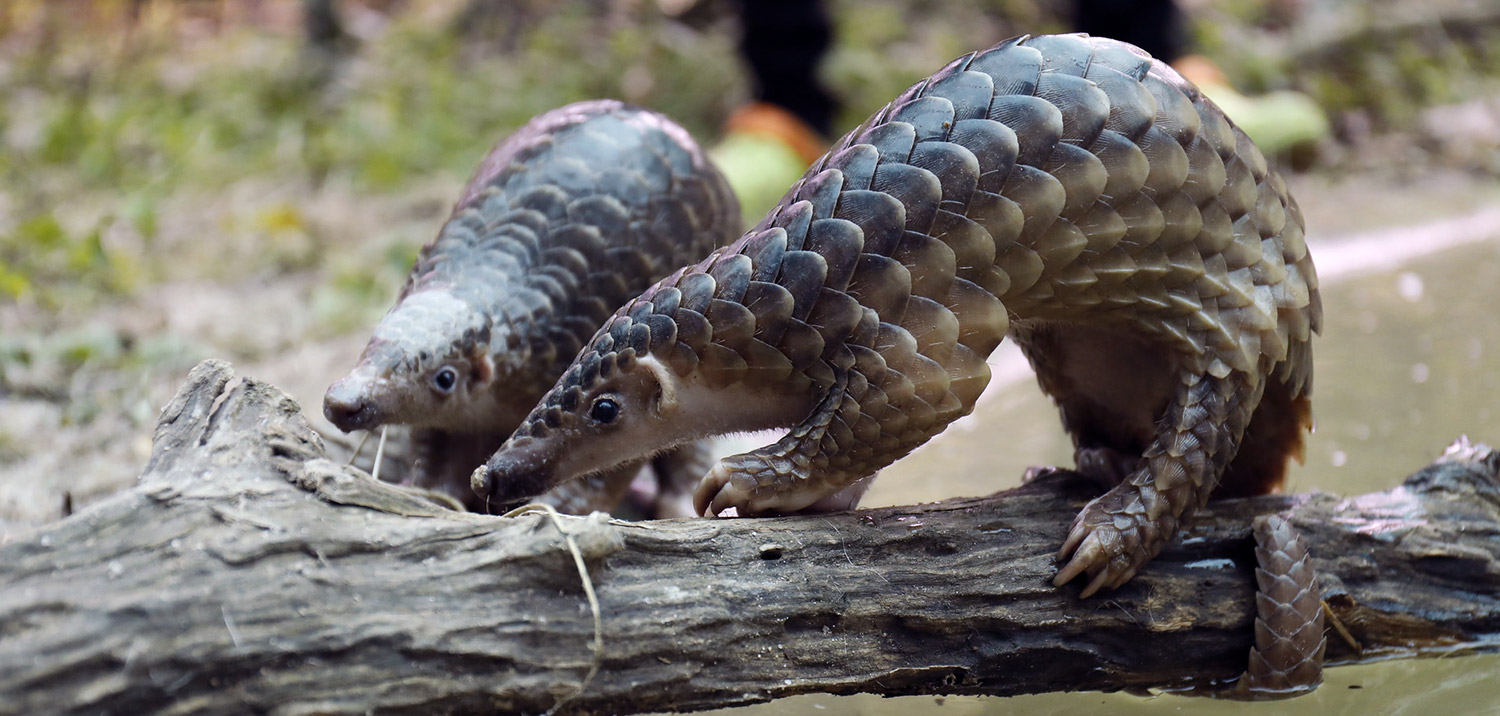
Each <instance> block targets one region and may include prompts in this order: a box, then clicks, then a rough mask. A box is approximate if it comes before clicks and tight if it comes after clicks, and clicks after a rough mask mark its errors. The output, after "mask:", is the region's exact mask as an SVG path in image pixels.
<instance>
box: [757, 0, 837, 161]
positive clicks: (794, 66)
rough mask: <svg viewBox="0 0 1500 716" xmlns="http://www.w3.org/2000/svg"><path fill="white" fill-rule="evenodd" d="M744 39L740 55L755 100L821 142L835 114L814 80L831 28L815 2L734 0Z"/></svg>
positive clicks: (832, 104) (830, 98)
mask: <svg viewBox="0 0 1500 716" xmlns="http://www.w3.org/2000/svg"><path fill="white" fill-rule="evenodd" d="M738 5H739V8H740V17H741V18H742V19H743V22H744V34H743V36H742V37H741V39H740V53H741V54H743V55H744V56H745V61H746V62H748V63H750V70H751V72H753V73H754V75H755V86H756V89H755V92H756V99H759V100H760V101H762V102H768V103H771V104H774V105H777V106H779V107H782V108H784V109H786V110H787V111H789V112H791V113H792V114H794V115H796V116H797V118H798V119H801V120H802V121H803V122H804V123H806V124H807V126H809V127H811V128H812V129H813V130H814V131H816V132H818V133H819V134H821V135H823V136H824V137H827V136H828V135H829V134H831V133H832V129H833V113H834V110H835V108H836V103H835V102H834V99H833V95H832V94H830V93H829V92H828V90H827V89H826V88H824V87H823V84H822V82H820V81H819V80H818V72H817V68H818V63H819V62H820V61H821V60H822V59H823V54H824V53H825V52H826V51H827V50H828V45H829V43H830V42H832V40H833V24H832V23H831V22H830V21H829V19H828V12H827V10H826V9H825V8H824V7H823V3H822V2H817V1H815V0H738Z"/></svg>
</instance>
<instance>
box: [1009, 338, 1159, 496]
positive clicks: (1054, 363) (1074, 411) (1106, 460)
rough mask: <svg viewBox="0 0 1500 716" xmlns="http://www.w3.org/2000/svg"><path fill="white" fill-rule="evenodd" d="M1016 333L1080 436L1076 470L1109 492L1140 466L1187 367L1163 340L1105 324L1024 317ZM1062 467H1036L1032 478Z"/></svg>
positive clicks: (1069, 428) (1064, 418) (1063, 415)
mask: <svg viewBox="0 0 1500 716" xmlns="http://www.w3.org/2000/svg"><path fill="white" fill-rule="evenodd" d="M1011 335H1012V336H1013V337H1014V338H1015V341H1016V343H1017V345H1019V346H1020V347H1021V350H1022V352H1023V353H1024V354H1025V355H1026V359H1027V360H1028V361H1029V362H1030V363H1031V367H1032V369H1033V370H1035V372H1036V376H1037V382H1038V383H1039V384H1040V385H1041V388H1042V392H1044V393H1046V394H1047V395H1049V396H1051V397H1052V400H1053V401H1054V402H1055V403H1056V404H1057V409H1058V414H1059V415H1060V417H1061V418H1062V424H1063V428H1064V429H1066V430H1067V432H1068V435H1069V437H1071V438H1072V440H1073V459H1074V465H1075V468H1074V469H1073V472H1077V473H1080V474H1083V475H1085V476H1088V477H1090V478H1092V479H1093V481H1094V482H1095V483H1096V484H1098V485H1099V489H1101V490H1108V489H1111V488H1114V487H1115V486H1117V485H1119V484H1121V483H1123V482H1124V481H1125V480H1126V478H1128V477H1129V476H1130V475H1131V474H1133V473H1135V472H1136V471H1137V470H1138V469H1139V468H1140V464H1141V454H1142V453H1144V452H1145V450H1146V447H1147V446H1148V445H1150V444H1151V441H1152V439H1153V438H1154V437H1155V436H1156V422H1157V420H1158V419H1159V418H1160V417H1161V415H1162V414H1163V412H1164V411H1165V410H1166V407H1167V402H1168V400H1169V399H1170V398H1171V395H1172V390H1173V388H1174V386H1175V384H1176V382H1177V381H1176V379H1175V375H1176V373H1177V372H1178V371H1179V370H1181V368H1180V367H1179V364H1180V361H1176V360H1163V356H1164V355H1166V356H1169V355H1171V352H1170V350H1169V349H1167V348H1166V347H1164V346H1162V345H1161V344H1160V343H1158V342H1156V341H1152V340H1149V339H1144V338H1141V337H1140V336H1139V335H1137V334H1135V333H1132V332H1130V331H1128V330H1125V329H1122V328H1119V327H1112V326H1100V325H1084V324H1076V323H1066V322H1050V321H1018V322H1016V323H1015V324H1013V325H1012V329H1011ZM1055 470H1056V468H1048V467H1032V468H1029V469H1028V470H1027V471H1026V474H1025V475H1023V476H1022V480H1023V482H1030V481H1032V480H1034V479H1037V478H1039V477H1042V476H1045V475H1047V474H1050V473H1052V472H1054V471H1055Z"/></svg>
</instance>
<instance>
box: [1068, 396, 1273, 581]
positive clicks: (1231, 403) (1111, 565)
mask: <svg viewBox="0 0 1500 716" xmlns="http://www.w3.org/2000/svg"><path fill="white" fill-rule="evenodd" d="M1178 380H1179V383H1178V385H1177V386H1176V388H1175V389H1174V390H1173V392H1172V398H1171V401H1170V403H1169V404H1168V406H1167V409H1166V411H1165V412H1164V414H1163V415H1162V417H1161V419H1160V420H1159V421H1158V423H1157V426H1156V437H1155V438H1154V440H1153V441H1152V443H1151V444H1150V445H1149V446H1148V447H1147V448H1146V450H1145V452H1144V453H1143V454H1142V456H1141V466H1140V467H1139V468H1138V469H1137V470H1136V471H1135V472H1134V473H1132V474H1131V475H1130V477H1129V478H1128V479H1127V480H1126V481H1125V482H1123V483H1121V484H1120V485H1118V486H1116V487H1115V488H1113V489H1111V490H1110V491H1109V492H1106V493H1105V494H1103V495H1101V496H1099V497H1098V498H1095V499H1094V500H1093V501H1091V502H1089V504H1088V505H1086V506H1084V508H1083V510H1082V511H1081V512H1079V513H1078V517H1077V518H1075V519H1074V520H1073V525H1072V528H1071V529H1070V530H1069V532H1068V537H1067V539H1066V540H1065V541H1064V542H1063V546H1062V549H1061V550H1060V551H1059V553H1058V555H1059V557H1060V558H1062V559H1067V560H1068V562H1067V564H1065V565H1063V567H1062V569H1060V570H1058V573H1057V576H1056V577H1055V578H1054V579H1053V584H1057V585H1062V584H1065V583H1067V582H1068V581H1069V580H1071V579H1073V578H1074V577H1076V576H1078V575H1079V574H1083V573H1085V572H1086V573H1088V574H1089V575H1091V576H1092V579H1091V580H1090V581H1089V583H1088V585H1087V586H1086V587H1084V589H1083V592H1082V596H1085V597H1087V596H1090V595H1092V594H1093V593H1094V592H1097V591H1099V589H1101V588H1103V587H1109V588H1111V589H1113V588H1115V587H1118V586H1120V585H1121V584H1124V583H1125V582H1126V581H1127V580H1129V579H1130V578H1131V577H1132V576H1134V575H1135V572H1136V570H1137V569H1139V568H1140V567H1141V565H1143V564H1145V563H1146V562H1147V561H1148V560H1150V559H1151V558H1152V557H1154V556H1156V554H1157V552H1160V551H1161V548H1162V546H1164V545H1165V544H1166V543H1167V542H1168V541H1170V540H1171V539H1172V538H1173V537H1174V536H1175V535H1176V534H1177V528H1178V525H1179V522H1180V520H1181V519H1182V518H1183V517H1185V516H1187V515H1189V514H1191V512H1192V511H1193V510H1195V509H1197V508H1198V507H1200V506H1202V505H1203V503H1204V502H1206V501H1207V500H1208V496H1209V494H1210V493H1212V492H1213V490H1214V488H1215V487H1216V486H1217V481H1218V476H1219V475H1221V474H1223V472H1224V468H1225V466H1226V465H1227V464H1228V463H1229V461H1230V460H1232V459H1233V458H1234V455H1235V452H1236V450H1237V447H1238V443H1239V440H1240V437H1241V435H1242V434H1243V433H1244V430H1245V425H1246V424H1247V423H1248V422H1249V420H1250V413H1251V411H1252V410H1253V408H1254V406H1255V405H1256V404H1257V403H1259V401H1260V394H1261V391H1262V389H1263V387H1264V384H1263V383H1262V382H1261V381H1260V380H1258V379H1257V378H1256V377H1254V376H1252V375H1250V374H1248V373H1243V372H1239V371H1231V372H1229V373H1228V374H1227V375H1225V376H1224V377H1222V378H1220V377H1215V376H1213V375H1212V374H1207V373H1205V374H1198V373H1193V372H1190V371H1183V372H1181V373H1180V374H1179V376H1178Z"/></svg>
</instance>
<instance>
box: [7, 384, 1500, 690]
mask: <svg viewBox="0 0 1500 716" xmlns="http://www.w3.org/2000/svg"><path fill="white" fill-rule="evenodd" d="M1088 497H1089V490H1088V488H1087V486H1086V483H1084V482H1083V481H1082V480H1081V479H1077V478H1075V477H1070V476H1068V475H1066V474H1064V475H1063V476H1062V477H1059V478H1056V479H1048V480H1044V481H1042V482H1040V483H1036V484H1031V485H1027V486H1024V487H1021V488H1018V489H1015V490H1010V491H1007V492H1003V493H999V494H996V495H993V496H990V497H986V498H980V499H956V500H948V501H944V502H940V503H935V504H926V505H918V506H908V507H888V508H880V509H872V510H860V511H857V512H853V513H847V514H833V515H826V516H807V517H788V518H775V519H738V520H737V519H727V520H706V519H695V520H674V521H663V522H654V523H624V522H617V521H613V520H610V519H608V518H607V517H605V516H603V515H598V514H596V515H593V516H590V517H587V518H564V520H563V526H564V527H566V529H567V530H568V531H569V532H570V533H571V534H573V535H574V537H575V540H576V542H577V543H578V545H579V548H580V553H581V555H582V556H583V558H584V561H585V562H586V563H587V565H588V567H589V575H590V578H591V580H592V582H593V585H594V586H595V588H596V589H597V592H598V596H599V600H600V603H601V606H602V618H603V621H602V623H603V633H602V638H603V658H602V663H601V666H602V668H601V670H600V671H599V673H598V675H597V677H596V678H595V679H594V680H593V681H592V683H590V684H589V685H588V688H587V689H586V690H584V691H583V692H582V693H581V694H578V695H577V696H576V698H573V699H572V700H571V701H569V702H568V703H567V704H566V705H565V706H564V707H563V712H565V713H576V714H594V713H617V714H623V713H638V712H645V711H662V710H693V709H703V708H710V707H722V706H733V705H741V704H749V703H755V702H760V701H766V700H769V699H773V698H777V697H781V696H788V695H792V694H801V693H810V692H831V693H840V694H848V693H856V692H873V693H880V694H886V695H900V694H939V693H942V694H997V695H1009V694H1022V693H1036V692H1044V691H1063V690H1067V691H1073V690H1096V689H1098V690H1115V689H1135V688H1146V687H1154V688H1182V687H1189V686H1193V685H1203V684H1208V683H1211V682H1214V681H1216V680H1217V681H1222V680H1228V679H1233V678H1234V677H1236V676H1237V675H1238V674H1239V673H1240V672H1241V671H1242V670H1243V669H1244V667H1245V659H1246V654H1247V651H1248V649H1249V646H1250V643H1251V619H1252V589H1253V587H1252V581H1253V580H1252V577H1251V572H1252V567H1253V565H1252V562H1253V556H1252V549H1251V544H1250V538H1249V524H1250V520H1251V518H1252V517H1253V516H1255V515H1259V514H1264V513H1269V512H1281V513H1287V514H1290V515H1291V518H1292V520H1293V522H1294V523H1295V524H1296V525H1298V526H1299V527H1300V528H1301V529H1302V530H1303V532H1304V534H1305V536H1306V538H1307V539H1308V541H1309V543H1310V545H1311V546H1312V550H1313V552H1314V556H1315V558H1316V562H1317V567H1318V569H1319V570H1320V572H1321V573H1322V578H1323V580H1324V587H1325V595H1326V596H1327V598H1328V601H1329V602H1330V604H1331V606H1332V608H1333V611H1334V612H1335V613H1336V614H1337V615H1338V616H1339V617H1340V618H1341V619H1342V620H1343V622H1344V623H1345V624H1347V625H1348V627H1349V628H1350V630H1351V631H1352V633H1353V635H1354V637H1356V638H1357V639H1358V640H1359V642H1360V644H1361V645H1362V646H1363V652H1362V653H1359V654H1356V653H1355V652H1354V651H1353V650H1351V648H1350V647H1349V646H1347V645H1346V644H1345V643H1344V642H1343V641H1341V640H1340V639H1339V638H1337V637H1336V636H1332V635H1330V639H1329V645H1330V646H1329V656H1330V659H1331V660H1332V662H1334V663H1352V662H1355V661H1360V660H1368V659H1371V658H1374V657H1377V656H1388V655H1391V654H1400V655H1413V654H1419V653H1422V652H1423V651H1424V650H1429V649H1441V650H1443V651H1444V653H1452V652H1453V651H1454V650H1455V649H1457V650H1462V649H1464V648H1466V647H1473V648H1479V646H1480V645H1482V644H1483V643H1485V641H1486V640H1489V642H1490V643H1493V639H1494V637H1495V636H1496V635H1497V634H1500V454H1497V453H1495V452H1494V451H1491V450H1489V449H1488V448H1486V447H1484V446H1474V445H1469V444H1467V443H1466V442H1463V441H1460V443H1459V444H1456V445H1455V446H1454V447H1453V448H1450V450H1449V452H1448V453H1447V454H1446V455H1444V457H1443V458H1441V459H1440V460H1438V461H1437V462H1436V463H1434V464H1433V465H1432V466H1430V467H1428V468H1425V469H1423V470H1422V471H1421V472H1418V473H1417V474H1415V475H1413V476H1411V477H1410V478H1408V479H1407V480H1406V482H1405V483H1404V484H1402V485H1400V486H1397V487H1394V488H1392V489H1391V490H1388V491H1385V492H1381V493H1376V494H1370V495H1364V496H1360V497H1355V498H1348V499H1345V498H1340V497H1336V496H1333V495H1327V494H1312V495H1292V496H1272V497H1264V498H1256V499H1251V500H1236V501H1226V502H1221V503H1216V504H1214V505H1211V506H1210V509H1208V510H1205V511H1204V512H1203V513H1202V514H1201V515H1200V516H1199V517H1198V518H1196V519H1195V520H1194V522H1193V524H1192V526H1191V528H1190V529H1189V531H1188V532H1187V534H1186V535H1185V537H1184V539H1182V540H1179V541H1178V542H1177V543H1175V544H1174V545H1172V546H1171V547H1169V548H1168V549H1167V551H1166V552H1164V553H1163V554H1162V555H1161V556H1160V557H1159V558H1157V559H1156V560H1155V561H1153V562H1152V563H1151V564H1150V565H1149V566H1148V567H1147V568H1146V569H1145V571H1144V572H1143V573H1142V574H1141V575H1140V576H1138V577H1136V578H1135V579H1134V580H1132V581H1131V582H1130V583H1129V584H1128V585H1126V586H1125V587H1123V588H1121V589H1120V590H1118V591H1115V592H1112V593H1109V594H1107V595H1105V596H1102V597H1096V598H1092V599H1087V600H1080V599H1078V598H1077V592H1078V587H1077V586H1076V585H1070V586H1067V587H1063V588H1055V587H1053V586H1052V585H1051V583H1050V579H1051V577H1052V574H1053V571H1054V569H1055V565H1054V561H1053V553H1054V552H1055V550H1056V549H1057V545H1058V544H1059V543H1060V541H1061V540H1062V537H1063V534H1064V531H1065V529H1066V527H1067V524H1068V522H1069V520H1070V519H1071V517H1072V516H1073V514H1074V513H1075V512H1076V511H1077V510H1078V508H1079V507H1080V506H1081V504H1082V503H1083V502H1084V501H1085V500H1086V499H1087V498H1088ZM593 638H594V629H593V619H592V616H591V613H590V611H589V608H588V603H587V601H586V599H585V595H584V592H583V589H582V583H581V581H580V575H579V573H578V571H577V570H576V569H575V567H574V563H573V560H572V557H571V556H570V554H569V552H568V550H567V548H566V546H565V542H564V540H563V539H562V538H561V537H560V535H559V532H558V528H557V526H556V525H555V524H554V522H553V521H552V520H551V519H550V518H548V517H547V516H545V515H528V516H523V517H518V518H508V519H507V518H497V517H490V516H484V515H475V514H460V513H454V512H449V511H446V510H442V509H439V508H435V507H432V506H430V505H427V504H426V503H423V502H421V501H419V500H417V499H415V498H412V497H409V496H407V495H406V494H404V493H402V492H400V491H397V490H394V489H392V488H390V487H389V486H386V485H383V484H380V483H376V482H374V481H372V480H370V479H369V478H368V476H366V475H364V473H362V472H359V471H357V470H354V469H353V468H349V467H346V466H343V465H339V464H335V463H332V462H330V461H328V460H326V459H324V457H323V449H322V443H321V441H320V439H319V438H318V436H317V435H316V434H315V433H314V432H313V431H312V430H311V429H309V427H308V425H307V423H306V422H305V421H304V420H303V418H302V416H301V411H300V408H299V406H298V405H297V404H296V403H295V402H294V401H293V400H292V399H291V398H289V397H288V396H286V395H285V394H284V393H282V392H281V391H279V390H277V389H276V388H274V387H272V386H270V385H267V384H265V383H261V382H259V381H256V380H253V379H248V378H239V377H237V376H235V374H234V373H233V371H232V370H231V369H230V368H229V367H228V366H227V365H225V364H223V363H219V362H212V361H210V362H205V363H203V364H201V365H199V366H198V367H197V368H195V369H194V370H193V372H192V374H191V375H190V377H189V380H188V382H187V384H186V385H185V386H184V387H183V389H182V390H181V392H180V393H179V394H178V395H177V396H176V397H175V398H174V399H173V400H172V401H171V403H169V404H168V405H167V407H166V408H165V409H163V411H162V416H161V421H160V423H159V425H158V427H157V430H156V436H155V448H154V452H153V455H152V457H151V459H150V462H149V463H148V464H147V466H146V469H145V472H144V474H143V475H142V477H141V480H140V483H139V485H138V486H136V487H134V488H133V489H131V490H128V491H126V492H124V493H122V494H120V495H118V496H116V497H114V498H112V499H110V500H107V501H104V502H102V503H99V504H97V505H94V506H92V507H90V508H88V509H86V510H84V511H83V512H81V513H79V514H77V515H74V516H72V517H70V518H68V519H65V520H63V521H61V522H58V523H55V524H53V525H49V526H46V527H44V528H41V529H38V530H37V531H35V532H33V533H30V534H27V535H23V536H18V537H13V538H12V539H11V540H10V541H9V542H8V543H6V544H3V545H0V714H32V713H76V714H83V713H91V714H92V713H132V714H176V713H200V712H202V713H245V712H254V713H273V714H286V715H291V714H311V713H367V712H379V713H382V714H386V713H390V714H400V713H423V714H426V713H439V712H440V713H453V714H467V713H497V712H500V713H506V712H527V713H537V712H541V711H544V710H546V709H548V708H549V707H551V706H553V705H554V704H555V703H557V702H558V701H559V700H560V699H566V698H568V697H570V696H572V695H573V694H574V693H575V691H576V689H577V687H578V685H579V683H580V681H581V680H582V679H583V677H584V675H585V673H586V672H587V671H588V670H589V667H590V664H591V662H592V659H593V652H592V651H591V648H590V645H591V643H592V640H593Z"/></svg>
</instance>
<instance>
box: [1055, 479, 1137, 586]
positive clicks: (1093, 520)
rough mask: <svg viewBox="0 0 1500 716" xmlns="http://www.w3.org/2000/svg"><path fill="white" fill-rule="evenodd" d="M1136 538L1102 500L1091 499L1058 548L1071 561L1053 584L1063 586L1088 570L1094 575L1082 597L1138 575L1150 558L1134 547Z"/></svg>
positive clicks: (1062, 557) (1059, 552)
mask: <svg viewBox="0 0 1500 716" xmlns="http://www.w3.org/2000/svg"><path fill="white" fill-rule="evenodd" d="M1133 542H1135V540H1131V539H1128V538H1127V537H1126V535H1125V533H1123V532H1121V531H1120V529H1119V528H1118V527H1116V526H1115V525H1114V520H1113V517H1112V516H1111V515H1110V514H1109V513H1108V512H1107V511H1106V510H1104V509H1103V508H1101V507H1099V506H1098V500H1095V501H1094V502H1090V503H1089V504H1088V506H1086V507H1084V508H1083V511H1082V512H1080V513H1079V514H1078V517H1077V518H1076V519H1074V520H1073V527H1072V529H1070V530H1069V532H1068V538H1067V539H1066V540H1064V541H1063V545H1062V548H1061V549H1060V550H1058V553H1057V558H1058V559H1066V560H1068V562H1067V563H1066V564H1064V565H1063V566H1062V567H1061V568H1060V569H1058V570H1057V575H1056V576H1055V577H1053V578H1052V584H1053V585H1054V586H1059V587H1060V586H1062V585H1064V584H1067V583H1068V582H1070V581H1072V580H1073V578H1074V577H1077V576H1078V575H1080V574H1083V573H1085V572H1087V573H1088V574H1089V575H1091V577H1092V579H1090V580H1089V583H1088V585H1087V586H1085V587H1084V588H1083V591H1082V592H1080V593H1079V596H1081V597H1090V596H1093V595H1094V593H1095V592H1098V591H1099V590H1100V589H1103V588H1105V587H1108V588H1110V589H1115V588H1117V587H1119V586H1120V585H1122V584H1124V583H1125V582H1127V581H1129V580H1130V578H1131V577H1133V576H1135V573H1136V570H1137V569H1139V568H1140V566H1141V564H1142V563H1144V562H1145V561H1146V559H1147V558H1149V554H1147V553H1146V552H1144V551H1142V550H1140V549H1135V550H1132V549H1131V548H1130V545H1131V544H1132V543H1133ZM1143 555H1144V556H1143Z"/></svg>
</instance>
